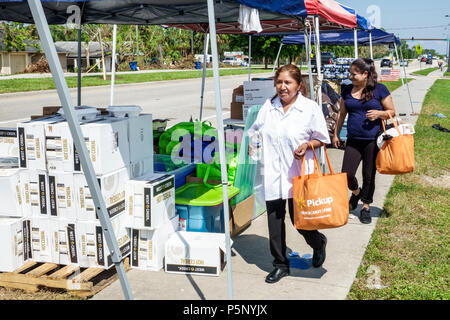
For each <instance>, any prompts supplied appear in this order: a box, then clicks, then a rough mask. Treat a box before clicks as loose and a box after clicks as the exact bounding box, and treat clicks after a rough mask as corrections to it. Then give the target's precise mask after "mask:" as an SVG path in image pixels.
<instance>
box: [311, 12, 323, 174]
mask: <svg viewBox="0 0 450 320" xmlns="http://www.w3.org/2000/svg"><path fill="white" fill-rule="evenodd" d="M314 23H315V30H316V42H315V44H316V66H317V82H318V84H319V87H318V88H317V103H318V105H319V109H320V110H322V72H321V68H322V56H321V54H320V29H319V28H320V25H319V16H315V17H314ZM319 157H320V164H321V167H322V172H325V156H324V152H323V147H320V149H319Z"/></svg>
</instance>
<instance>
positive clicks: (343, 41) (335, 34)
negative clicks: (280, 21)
mask: <svg viewBox="0 0 450 320" xmlns="http://www.w3.org/2000/svg"><path fill="white" fill-rule="evenodd" d="M370 32H372V44H374V45H375V44H389V43H393V42H394V41H395V43H397V44H400V40H399V39H398V38H397V37H396V36H394V34H393V33H387V32H385V31H383V30H380V29H372V30H371V31H370ZM357 37H358V45H361V46H367V45H369V31H363V30H360V31H358V32H357ZM311 41H312V42H313V43H314V41H315V40H314V37H312V39H311ZM282 43H283V44H284V45H287V44H295V45H301V44H305V38H304V36H303V33H302V34H295V35H288V36H285V37H283V40H282ZM320 44H321V45H341V46H353V45H354V44H355V42H354V33H353V31H352V30H343V31H322V32H320Z"/></svg>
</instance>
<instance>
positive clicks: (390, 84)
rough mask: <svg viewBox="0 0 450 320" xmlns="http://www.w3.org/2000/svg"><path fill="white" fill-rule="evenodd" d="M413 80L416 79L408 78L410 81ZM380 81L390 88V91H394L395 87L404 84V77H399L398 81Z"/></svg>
mask: <svg viewBox="0 0 450 320" xmlns="http://www.w3.org/2000/svg"><path fill="white" fill-rule="evenodd" d="M412 80H414V79H408V83H409V82H411V81H412ZM380 83H382V84H384V85H385V86H386V88H388V90H389V92H392V91H394V90H395V89H397V88H399V87H401V86H402V79H399V80H397V81H383V82H380Z"/></svg>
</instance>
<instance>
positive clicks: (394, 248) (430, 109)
mask: <svg viewBox="0 0 450 320" xmlns="http://www.w3.org/2000/svg"><path fill="white" fill-rule="evenodd" d="M449 101H450V81H448V80H444V79H440V80H437V81H436V82H435V84H434V85H433V86H432V88H431V89H430V91H429V92H428V93H427V95H426V97H425V100H424V103H423V107H422V111H421V114H420V116H419V118H418V121H417V123H416V125H415V131H416V133H415V137H414V139H415V150H414V151H415V161H416V168H415V171H414V172H413V173H409V174H405V175H398V176H396V177H395V179H394V181H393V184H392V186H391V188H390V190H389V192H388V194H387V195H386V200H385V202H384V208H383V211H382V215H381V217H380V218H379V219H378V222H377V226H376V228H375V230H374V232H373V234H372V238H371V241H370V243H369V245H368V247H367V250H366V253H365V255H364V257H363V260H362V263H361V265H360V267H359V270H358V272H357V275H356V279H355V281H354V283H353V285H352V287H351V290H350V292H349V294H348V296H347V299H351V300H377V299H381V300H388V299H389V300H419V299H420V300H448V299H450V288H449V280H450V279H449V230H450V228H449V227H450V225H449V222H450V219H449V213H450V183H449V181H450V161H449V159H450V136H449V133H446V132H442V131H439V130H436V129H433V128H432V125H433V124H435V123H439V124H440V125H441V126H442V127H445V128H450V102H449ZM434 113H442V114H444V115H445V116H446V117H447V118H445V119H442V118H436V117H434V116H432V114H434ZM370 266H377V267H378V268H379V270H380V273H379V274H380V277H379V279H380V280H381V283H382V285H384V286H386V287H385V288H381V289H369V286H368V283H370V281H371V279H373V277H374V274H373V273H371V269H372V268H373V267H372V268H370V269H369V267H370Z"/></svg>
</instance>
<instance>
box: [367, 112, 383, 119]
mask: <svg viewBox="0 0 450 320" xmlns="http://www.w3.org/2000/svg"><path fill="white" fill-rule="evenodd" d="M383 113H384V112H383V111H379V110H369V111H367V113H366V117H367V119H369V120H370V121H374V120H376V119H378V118H380V117H381V115H382V114H383Z"/></svg>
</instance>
